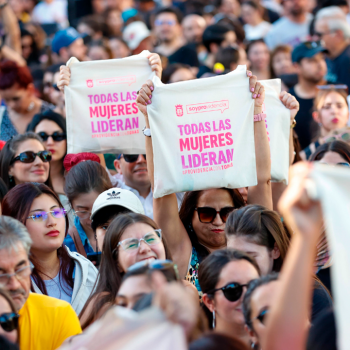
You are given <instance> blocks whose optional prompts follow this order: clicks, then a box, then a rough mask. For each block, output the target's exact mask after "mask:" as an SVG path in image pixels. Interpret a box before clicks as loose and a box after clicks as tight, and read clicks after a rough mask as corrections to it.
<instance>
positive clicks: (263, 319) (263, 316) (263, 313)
mask: <svg viewBox="0 0 350 350" xmlns="http://www.w3.org/2000/svg"><path fill="white" fill-rule="evenodd" d="M268 313H269V310H268V309H265V310H262V311H261V312H260V314H259V315H258V316H256V317H255V318H253V321H254V320H259V321H260V322H261V323H262V324H263V325H265V316H266V315H267V314H268Z"/></svg>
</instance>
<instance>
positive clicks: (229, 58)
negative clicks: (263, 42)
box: [215, 47, 239, 72]
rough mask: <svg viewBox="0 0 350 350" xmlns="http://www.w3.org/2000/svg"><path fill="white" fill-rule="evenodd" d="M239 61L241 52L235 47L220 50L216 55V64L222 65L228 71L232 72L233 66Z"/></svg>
mask: <svg viewBox="0 0 350 350" xmlns="http://www.w3.org/2000/svg"><path fill="white" fill-rule="evenodd" d="M238 61H239V51H238V50H237V49H236V48H234V47H225V48H220V49H219V51H218V53H217V54H216V58H215V62H218V63H221V64H222V65H223V66H224V68H225V70H226V71H229V72H230V71H231V64H233V63H234V64H237V63H238Z"/></svg>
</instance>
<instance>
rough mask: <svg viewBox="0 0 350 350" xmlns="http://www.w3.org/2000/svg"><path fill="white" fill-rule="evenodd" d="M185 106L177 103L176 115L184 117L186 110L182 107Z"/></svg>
mask: <svg viewBox="0 0 350 350" xmlns="http://www.w3.org/2000/svg"><path fill="white" fill-rule="evenodd" d="M182 107H183V106H182V105H176V106H175V108H176V115H177V116H178V117H182V116H183V115H184V110H183V108H182Z"/></svg>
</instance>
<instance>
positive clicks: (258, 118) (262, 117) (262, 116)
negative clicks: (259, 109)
mask: <svg viewBox="0 0 350 350" xmlns="http://www.w3.org/2000/svg"><path fill="white" fill-rule="evenodd" d="M265 118H266V114H264V113H259V114H254V122H261V121H263V120H265Z"/></svg>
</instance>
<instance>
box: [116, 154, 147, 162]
mask: <svg viewBox="0 0 350 350" xmlns="http://www.w3.org/2000/svg"><path fill="white" fill-rule="evenodd" d="M139 156H140V155H139V154H121V155H120V157H119V159H120V158H121V157H123V158H124V160H125V161H126V162H127V163H134V162H136V161H137V160H138V159H139ZM143 157H144V158H145V159H146V155H145V154H143Z"/></svg>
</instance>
